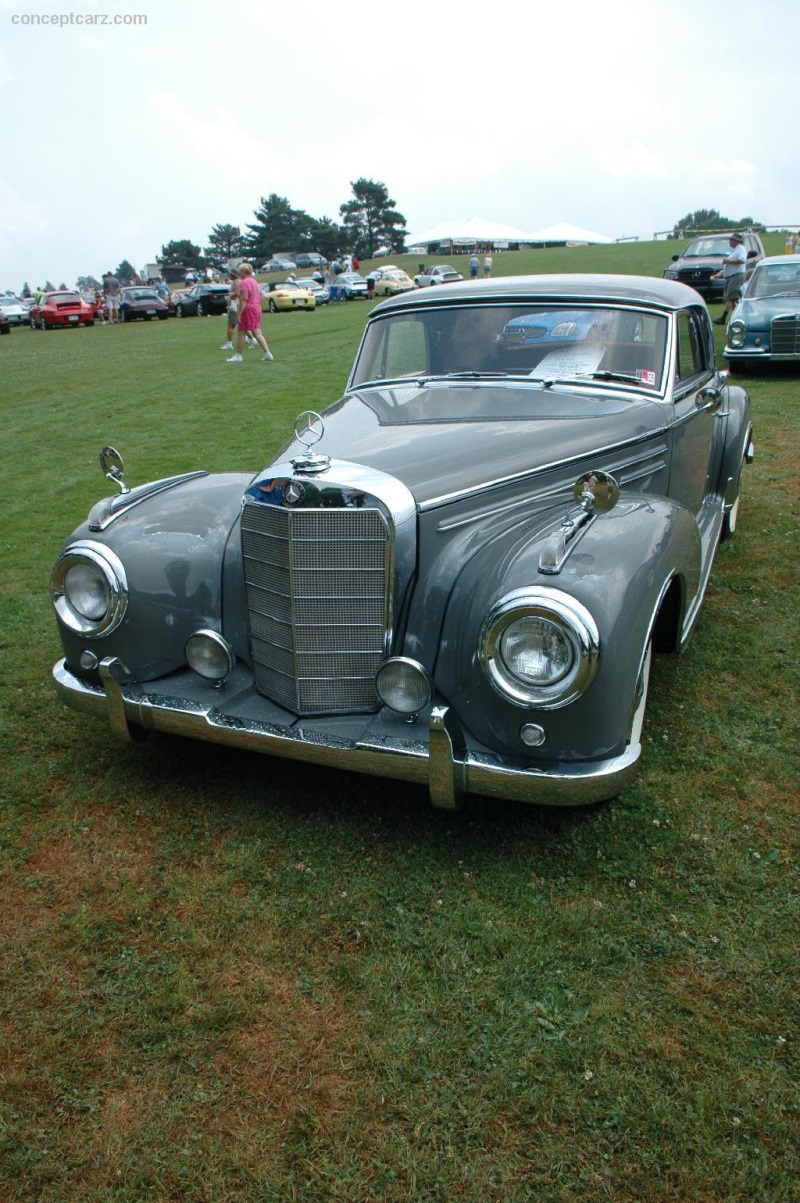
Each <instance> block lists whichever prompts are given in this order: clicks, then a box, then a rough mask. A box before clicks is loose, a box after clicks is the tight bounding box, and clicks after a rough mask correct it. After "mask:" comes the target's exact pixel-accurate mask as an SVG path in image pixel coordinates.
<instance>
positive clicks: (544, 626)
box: [499, 614, 575, 686]
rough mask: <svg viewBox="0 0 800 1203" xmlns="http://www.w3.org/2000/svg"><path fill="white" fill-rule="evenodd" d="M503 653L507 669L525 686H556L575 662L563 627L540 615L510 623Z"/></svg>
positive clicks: (503, 641) (573, 652) (501, 643)
mask: <svg viewBox="0 0 800 1203" xmlns="http://www.w3.org/2000/svg"><path fill="white" fill-rule="evenodd" d="M499 650H500V655H501V657H502V659H503V663H504V664H505V666H506V668H507V669H508V671H509V672H510V673H511V675H512V677H515V678H516V679H517V680H518V681H519V682H520V683H521V684H522V685H535V686H542V685H553V684H554V683H555V682H556V681H560V680H561V678H562V677H564V676H565V675H566V674H567V673H568V672H569V670H570V668H571V667H572V663H573V660H574V659H575V651H574V648H573V646H572V644H571V643H570V641H569V639H568V638H567V636H566V635H565V634H564V630H563V628H562V627H560V626H558V625H557V623H555V622H551V621H550V619H548V618H543V617H540V616H539V615H536V614H526V615H525V616H524V617H523V618H518V619H516V621H514V622H512V623H510V624H509V625H508V626H507V627H506V629H505V630H504V631H503V633H502V635H501V636H500V649H499Z"/></svg>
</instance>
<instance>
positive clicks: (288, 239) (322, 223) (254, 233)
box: [159, 176, 406, 271]
mask: <svg viewBox="0 0 800 1203" xmlns="http://www.w3.org/2000/svg"><path fill="white" fill-rule="evenodd" d="M350 186H351V188H352V190H353V195H352V198H351V199H350V200H348V201H345V202H344V203H343V204H342V205H340V206H339V216H340V218H341V221H340V222H335V221H332V220H331V219H330V218H329V217H312V216H311V215H310V214H309V213H306V211H305V210H304V209H295V208H294V206H293V205H292V204H291V203H290V202H289V200H288V199H287V198H286V197H285V196H278V194H277V193H275V192H272V193H270V195H269V196H266V197H265V196H262V197H261V198H260V201H259V205H258V208H257V209H256V210H255V211H254V213H253V217H254V221H253V222H251V223H250V224H249V225H248V226H247V227H246V229H245V230H242V229H241V227H240V226H234V225H230V224H228V223H224V222H221V223H218V224H217V225H215V226H214V227H213V229H212V230H211V233H210V234H209V236H208V245H207V246H206V247H205V248H201V247H199V246H197V245H196V244H195V243H193V242H191V241H190V240H189V239H188V238H179V239H174V240H173V241H171V242H167V243H165V244H164V246H162V248H161V254H160V256H159V262H161V263H162V264H165V265H166V264H181V265H182V266H184V267H194V268H204V267H213V268H216V269H217V270H219V271H223V270H224V269H225V268H226V266H227V264H228V260H230V259H239V258H248V259H252V260H253V261H254V262H256V263H261V262H263V261H264V260H265V259H268V258H269V257H270V256H271V255H273V254H275V252H276V251H282V252H286V251H293V252H300V251H318V252H319V253H320V254H321V255H324V256H325V258H326V259H333V258H335V256H336V255H339V254H341V253H342V252H344V251H348V252H350V253H351V254H354V255H357V256H358V258H359V259H371V258H372V257H373V255H374V254H375V251H376V250H377V249H378V247H380V246H391V247H392V248H393V250H395V251H398V252H400V251H402V250H403V249H404V247H405V238H406V219H405V217H404V216H403V214H402V213H400V212H398V210H397V203H396V201H395V200H394V199H393V198H392V197H390V196H389V190H388V189H387V187H386V185H385V184H382V183H380V182H379V181H377V180H369V179H366V178H364V177H363V176H362V177H361V178H360V179H358V180H353V181H352V182H351V185H350Z"/></svg>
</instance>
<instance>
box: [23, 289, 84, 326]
mask: <svg viewBox="0 0 800 1203" xmlns="http://www.w3.org/2000/svg"><path fill="white" fill-rule="evenodd" d="M94 319H95V312H94V309H93V307H92V306H91V305H87V304H86V302H85V301H84V300H83V299H82V298H81V297H80V296H79V295H78V293H77V292H71V291H64V290H60V289H59V290H58V291H55V292H46V293H45V294H44V296H43V297H42V300H41V302H40V303H39V304H38V305H35V304H34V305H31V307H30V309H29V311H28V321H29V323H30V327H31V329H32V330H35V329H36V328H37V327H38V328H39V329H40V330H54V329H56V327H59V326H93V325H94Z"/></svg>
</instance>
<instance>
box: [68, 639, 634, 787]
mask: <svg viewBox="0 0 800 1203" xmlns="http://www.w3.org/2000/svg"><path fill="white" fill-rule="evenodd" d="M100 675H101V678H102V682H103V684H102V685H91V684H88V683H87V682H85V681H82V680H80V679H79V678H78V677H75V676H74V675H73V674H72V673H71V672H70V671H69V669H68V668H67V666H66V664H65V662H64V661H63V660H59V661H58V663H57V664H56V665H55V667H54V668H53V679H54V682H55V686H56V692H57V693H58V696H59V698H60V700H61V701H62V702H64V703H65V704H66V705H68V706H70V707H71V708H72V709H73V710H78V711H80V712H81V713H83V714H89V715H92V716H93V717H95V718H105V719H107V720H108V722H110V724H111V727H112V729H113V731H114V732H115V734H117V735H119V736H121V737H122V738H124V739H127V740H133V741H135V742H138V741H139V740H141V739H142V738H144V736H146V735H147V733H148V732H149V731H163V732H165V733H167V734H172V735H183V736H186V737H188V738H191V739H201V740H205V741H206V742H210V743H220V744H227V745H229V746H232V747H238V748H245V749H247V750H249V751H254V752H266V753H267V754H268V755H270V756H283V757H286V758H287V759H290V760H300V761H305V762H307V763H309V764H319V765H328V766H330V767H332V768H338V769H345V770H348V771H351V772H357V773H367V774H369V775H372V776H376V777H390V778H396V779H398V780H401V781H412V782H414V783H415V784H418V785H426V784H427V786H428V791H429V794H430V799H431V802H432V803H433V805H434V806H437V807H440V808H443V809H445V810H455V809H456V808H457V807H458V805H459V802H460V800H461V798H462V797H463V796H464V795H466V794H482V795H485V796H488V797H494V798H505V799H507V800H509V801H516V802H529V803H535V804H539V805H546V806H581V805H588V804H590V803H593V802H601V801H603V800H604V799H606V798H613V797H615V796H616V795H617V794H619V793H621V792H622V791H623V790H624V789H626V788H627V786H628V785H630V783H631V782H632V781H633V779H634V777H635V776H636V774H637V771H638V764H639V759H640V757H641V746H640V745H638V744H637V745H636V746H635V747H631V748H628V749H627V750H626V751H625V752H624V753H623V755H621V756H616V757H611V758H609V759H608V760H602V761H589V762H579V763H576V764H571V765H569V766H564V765H558V766H554V767H553V768H552V769H548V770H547V771H544V770H542V769H538V768H530V767H526V766H521V765H511V764H507V763H505V762H504V761H503V759H502V758H501V757H499V756H495V755H492V754H491V753H486V752H475V751H472V750H470V749H467V748H465V746H464V740H463V737H462V735H461V731H460V724H459V722H458V719H457V717H456V715H455V713H454V712H453V711H452V710H451V709H450V708H449V707H448V706H432V707H431V709H430V714H429V718H428V726H427V731H426V730H425V728H424V727H423V724H422V722H419V723H418V724H415V725H409V727H408V732H409V735H408V738H405V739H399V738H394V737H392V738H387V737H377V738H371V737H370V735H369V732H368V731H367V732H365V735H364V736H363V737H362V738H359V739H357V740H350V739H343V738H341V737H338V736H335V735H329V734H323V733H320V732H319V731H313V732H311V731H307V730H304V725H305V727H308V725H309V724H308V720H297V722H296V723H295V724H294V725H292V726H285V725H276V724H273V723H262V722H257V721H254V720H252V719H243V718H237V717H236V716H232V715H227V714H224V713H223V712H222V711H221V710H219V709H218V708H217V707H215V706H213V705H210V704H206V703H204V702H198V701H195V700H192V699H183V698H175V697H171V696H166V695H162V694H159V693H155V692H146V691H145V690H143V689H142V688H141V686H140V685H138V684H136V683H135V682H133V681H131V680H130V678H129V674H128V673H127V670H126V669H125V666H124V665H123V664H122V662H121V661H120V660H118V659H116V658H110V659H107V660H103V661H102V663H101V665H100ZM426 737H427V738H426Z"/></svg>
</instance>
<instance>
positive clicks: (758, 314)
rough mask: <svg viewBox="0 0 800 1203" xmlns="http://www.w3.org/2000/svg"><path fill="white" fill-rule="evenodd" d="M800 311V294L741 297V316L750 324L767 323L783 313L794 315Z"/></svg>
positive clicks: (788, 315)
mask: <svg viewBox="0 0 800 1203" xmlns="http://www.w3.org/2000/svg"><path fill="white" fill-rule="evenodd" d="M798 313H800V296H795V297H759V298H758V299H756V298H755V297H752V298H751V297H747V296H745V297H743V298H742V316H743V317H744V319H745V321H747V322H748V324H751V325H760V324H764V323H769V322H771V321H772V319H773V318H775V317H779V316H782V315H785V316H786V317H796V316H797V314H798Z"/></svg>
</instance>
